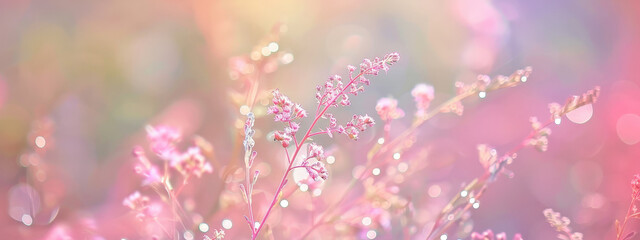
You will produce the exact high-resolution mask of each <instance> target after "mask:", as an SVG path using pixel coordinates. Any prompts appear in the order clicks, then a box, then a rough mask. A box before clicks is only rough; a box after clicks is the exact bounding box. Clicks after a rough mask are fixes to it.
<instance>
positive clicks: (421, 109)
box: [411, 83, 434, 116]
mask: <svg viewBox="0 0 640 240" xmlns="http://www.w3.org/2000/svg"><path fill="white" fill-rule="evenodd" d="M411 95H412V96H413V100H414V101H415V102H416V108H417V109H418V111H417V115H418V116H422V115H424V114H425V113H426V110H427V109H428V108H429V104H431V101H432V100H433V98H434V91H433V86H431V85H427V84H424V83H420V84H418V85H416V86H415V87H413V90H411Z"/></svg>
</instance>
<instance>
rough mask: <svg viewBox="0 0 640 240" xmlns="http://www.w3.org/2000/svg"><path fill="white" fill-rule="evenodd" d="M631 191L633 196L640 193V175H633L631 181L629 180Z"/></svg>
mask: <svg viewBox="0 0 640 240" xmlns="http://www.w3.org/2000/svg"><path fill="white" fill-rule="evenodd" d="M631 190H632V193H633V196H636V195H638V192H640V174H636V175H633V179H631Z"/></svg>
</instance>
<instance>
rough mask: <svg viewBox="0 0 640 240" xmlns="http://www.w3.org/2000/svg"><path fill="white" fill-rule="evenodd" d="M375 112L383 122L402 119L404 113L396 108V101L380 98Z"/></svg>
mask: <svg viewBox="0 0 640 240" xmlns="http://www.w3.org/2000/svg"><path fill="white" fill-rule="evenodd" d="M376 111H377V112H378V115H380V118H381V119H382V120H383V121H388V120H393V119H398V118H401V117H404V111H402V109H400V108H398V100H396V99H393V98H381V99H380V100H378V103H377V104H376Z"/></svg>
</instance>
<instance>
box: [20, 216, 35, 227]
mask: <svg viewBox="0 0 640 240" xmlns="http://www.w3.org/2000/svg"><path fill="white" fill-rule="evenodd" d="M22 223H24V225H27V226H31V224H33V218H31V216H29V215H28V214H24V215H22Z"/></svg>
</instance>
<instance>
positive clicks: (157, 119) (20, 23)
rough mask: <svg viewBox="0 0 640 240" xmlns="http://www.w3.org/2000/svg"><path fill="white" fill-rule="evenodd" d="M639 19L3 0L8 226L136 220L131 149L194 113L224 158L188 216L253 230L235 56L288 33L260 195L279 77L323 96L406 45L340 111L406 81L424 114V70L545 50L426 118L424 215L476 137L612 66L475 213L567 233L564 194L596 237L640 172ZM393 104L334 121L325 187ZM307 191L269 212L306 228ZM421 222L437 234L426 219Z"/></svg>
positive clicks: (542, 112)
mask: <svg viewBox="0 0 640 240" xmlns="http://www.w3.org/2000/svg"><path fill="white" fill-rule="evenodd" d="M639 23H640V3H639V2H637V1H631V0H626V1H595V0H589V1H578V0H572V1H550V0H546V1H522V0H520V1H507V0H496V1H488V0H452V1H363V0H361V1H253V0H250V1H245V0H240V1H206V0H187V1H162V0H161V1H149V0H140V1H122V0H115V1H96V0H88V1H69V0H53V1H28V0H27V1H25V0H14V1H11V0H4V1H0V236H3V237H2V238H6V239H45V238H46V237H51V236H56V235H55V234H56V231H58V232H66V233H69V235H71V236H72V237H74V238H76V239H93V238H90V237H95V236H102V237H104V238H105V239H119V238H123V237H126V238H128V239H138V238H139V237H140V235H137V233H139V230H138V229H136V228H135V227H132V226H133V225H131V224H129V223H133V222H135V219H134V218H132V217H131V215H130V214H129V209H128V208H126V207H125V206H123V205H122V200H123V199H124V198H125V197H126V196H128V195H129V194H130V193H132V192H134V191H136V190H140V191H147V190H144V189H145V188H144V187H141V186H140V184H141V178H140V177H139V176H138V175H137V174H135V172H134V170H133V169H134V164H135V159H134V158H133V157H132V156H131V151H132V149H133V147H134V146H137V145H140V146H147V145H148V144H147V140H146V138H145V135H146V133H145V126H146V125H148V124H165V125H172V126H175V127H177V128H179V129H180V130H181V131H182V133H183V136H184V137H183V138H184V142H185V145H184V146H182V145H181V147H186V145H188V144H191V143H193V140H192V139H194V136H196V135H197V136H200V137H202V138H203V139H206V140H207V141H209V142H210V143H211V145H212V146H213V155H212V156H210V157H209V158H208V159H207V161H209V162H210V163H211V164H212V165H213V169H214V170H213V173H212V174H205V175H204V176H203V177H202V178H197V179H194V180H193V181H192V182H191V183H193V185H192V186H188V187H187V188H186V189H185V190H184V191H185V194H186V195H185V196H189V197H188V198H185V199H181V200H180V201H183V202H182V204H183V205H185V206H186V208H188V209H187V210H186V211H187V212H192V213H197V214H190V215H189V216H188V217H185V218H188V219H192V220H193V221H194V223H195V224H196V225H193V224H192V225H193V226H186V227H185V228H187V229H190V230H191V231H193V232H194V234H195V235H196V239H202V234H203V233H202V229H201V228H198V226H199V225H197V223H198V222H205V223H207V224H208V226H209V227H210V228H211V229H214V228H215V229H221V228H223V227H222V226H221V221H222V219H233V220H234V222H233V227H232V228H230V229H227V228H226V227H225V231H226V232H227V236H228V238H227V239H246V238H248V237H249V236H251V234H250V230H249V228H248V227H247V226H246V224H245V223H244V220H243V219H242V215H246V214H247V213H246V208H229V209H232V210H225V209H227V208H225V207H226V206H228V204H233V203H235V202H237V201H236V200H237V198H238V197H241V195H240V193H239V190H238V189H237V187H236V188H235V189H234V188H233V187H230V186H229V185H237V183H234V182H233V180H229V179H233V177H228V174H234V173H229V171H231V170H229V171H227V172H225V169H226V170H228V169H229V168H228V166H229V165H233V164H235V165H240V164H241V162H242V158H243V156H242V155H238V152H240V151H238V149H239V148H241V143H242V140H243V136H242V135H241V134H238V132H239V129H241V128H242V126H243V123H244V122H243V121H244V119H245V118H244V117H243V116H242V115H241V111H240V109H239V107H238V106H239V105H238V104H237V103H236V102H234V101H235V100H234V99H237V98H238V94H240V95H239V96H240V97H244V95H242V93H243V91H244V90H243V89H244V87H246V86H245V85H243V84H244V83H243V82H242V79H239V78H238V76H237V73H235V72H233V71H232V70H233V69H234V68H233V67H234V66H233V65H234V64H237V62H236V61H234V60H237V58H234V57H236V56H250V54H251V53H252V51H258V52H260V50H261V47H262V46H263V45H264V46H267V45H265V44H268V43H270V42H272V41H274V42H277V46H276V47H277V48H276V49H275V50H276V51H274V54H276V53H275V52H277V54H280V55H278V57H279V59H278V60H277V61H278V63H274V64H272V65H269V66H267V68H265V69H267V70H266V72H267V73H268V74H265V75H264V76H259V78H260V88H259V89H260V91H259V92H258V93H257V96H263V95H267V97H266V98H259V99H257V100H256V105H257V107H256V108H255V109H254V111H255V112H256V115H257V117H258V118H257V120H256V129H257V133H256V149H257V151H258V154H259V155H258V156H259V158H260V162H261V163H260V164H262V165H258V166H257V167H258V168H260V169H262V172H261V174H262V175H263V178H264V179H262V180H260V181H259V182H258V184H257V185H256V189H257V190H256V191H258V196H257V198H256V197H254V198H255V199H254V200H255V201H257V202H262V203H263V204H268V201H270V200H271V196H272V195H271V194H273V191H274V190H275V188H276V187H277V181H278V180H279V176H281V174H282V173H281V172H282V171H283V170H281V168H284V166H281V164H280V162H279V159H282V158H283V154H284V153H283V152H282V151H281V148H280V147H279V144H277V143H273V142H270V141H267V138H266V135H267V133H268V132H270V131H272V130H274V129H276V128H281V127H280V125H278V124H275V123H274V122H273V121H272V117H271V116H267V115H265V114H266V112H265V105H266V104H268V103H269V98H268V96H269V92H270V90H272V89H276V88H278V89H280V91H281V92H283V93H286V94H287V95H288V96H289V97H290V98H291V99H292V100H294V101H296V102H298V103H300V104H302V106H304V107H305V108H306V109H307V110H312V109H315V106H316V100H315V86H316V85H318V84H323V83H324V81H325V79H326V78H327V77H328V76H330V75H332V74H345V73H346V70H345V69H346V68H345V66H346V65H348V64H352V65H357V64H358V63H360V62H361V61H362V59H363V58H371V57H374V56H380V55H383V54H385V53H388V52H394V51H396V52H398V53H399V54H400V56H401V60H400V61H399V62H398V63H397V65H394V66H393V69H391V70H390V71H389V72H388V73H387V74H384V73H382V74H381V75H380V76H378V77H376V78H375V79H372V84H371V86H370V87H368V90H367V91H366V92H364V93H363V94H360V95H358V97H357V98H353V99H352V101H351V106H349V107H347V108H340V110H339V111H338V112H336V116H339V117H341V119H348V118H349V117H350V116H351V115H353V114H354V113H361V114H365V113H368V114H369V115H371V116H376V117H377V115H376V114H375V112H376V111H375V102H376V101H377V100H378V99H379V98H382V97H389V96H393V97H394V98H396V99H398V102H399V107H401V108H403V109H404V110H405V112H406V113H407V116H406V117H405V118H402V119H400V120H397V121H395V122H394V125H393V127H394V128H396V129H406V128H407V127H408V126H409V125H410V124H411V117H410V116H411V115H412V113H413V112H414V109H415V108H414V102H413V98H412V96H411V89H412V88H413V86H414V85H416V84H417V83H422V82H424V83H428V84H431V85H433V86H434V88H435V100H434V101H435V102H443V101H444V100H446V99H447V98H449V97H452V96H453V95H454V94H455V88H454V82H455V81H466V82H469V81H473V80H475V79H476V75H477V74H488V75H491V76H493V75H497V74H504V75H508V74H511V73H512V72H513V71H514V70H516V69H519V68H522V67H525V66H532V67H533V73H532V75H531V76H530V77H529V80H528V81H527V82H526V83H524V84H522V85H520V86H517V87H514V88H509V89H505V90H500V91H495V92H491V93H489V94H488V95H487V96H486V98H483V99H480V98H471V99H470V100H466V101H465V102H463V103H464V104H465V112H464V114H463V115H462V116H460V117H459V116H455V115H453V114H449V115H441V116H438V117H436V118H434V119H433V120H431V121H430V122H428V123H427V124H426V125H425V126H423V127H421V128H420V129H419V134H418V135H417V138H418V139H419V140H418V143H419V146H417V148H420V149H422V148H424V149H427V150H428V155H426V156H425V157H424V159H423V160H424V161H428V163H429V164H428V166H427V167H426V168H425V169H424V170H422V172H421V173H420V174H418V175H417V176H415V177H414V178H413V179H404V180H400V182H402V181H407V182H410V183H407V184H404V185H400V186H404V188H400V190H399V192H398V193H397V194H398V195H400V196H404V197H406V198H408V199H411V201H415V202H414V204H415V205H416V207H417V208H419V210H418V211H417V212H416V214H415V215H414V217H415V218H416V219H418V220H416V221H418V222H422V223H424V224H429V218H434V217H435V215H436V214H437V213H438V211H439V210H440V209H441V208H442V207H443V206H444V204H445V203H446V202H447V201H448V199H450V197H451V196H453V195H455V194H457V191H458V190H459V187H460V185H461V184H462V183H464V182H468V181H470V180H471V179H473V178H474V177H475V176H478V175H481V174H482V172H483V168H482V165H481V164H480V163H479V162H478V160H477V158H478V157H477V148H476V145H477V144H483V143H484V144H489V145H491V146H494V147H496V148H497V149H498V150H499V151H500V150H502V152H504V151H507V150H508V149H510V148H512V147H513V146H515V145H517V144H519V143H520V141H521V140H522V138H524V137H525V136H526V135H527V134H528V133H529V131H530V129H531V127H530V123H529V117H530V116H537V117H538V118H542V119H546V118H547V117H548V116H549V112H548V109H547V104H548V103H550V102H561V103H563V102H564V101H565V99H566V98H567V97H568V96H570V95H578V94H581V93H583V92H585V91H587V90H589V89H592V88H593V86H596V85H598V86H600V87H601V96H600V98H599V99H598V102H597V103H595V104H593V106H592V111H590V110H589V109H581V110H580V111H579V112H578V113H576V114H575V115H574V116H570V119H566V118H565V119H563V121H562V123H561V124H560V125H559V126H554V128H553V129H552V131H553V134H552V135H551V136H550V137H549V150H548V151H547V152H544V153H541V152H537V151H535V150H533V149H525V150H524V151H522V152H521V153H519V155H518V159H517V160H516V161H515V162H514V163H513V164H512V165H511V166H510V170H511V171H513V172H514V173H515V175H514V177H513V178H507V177H504V178H502V179H500V180H499V181H496V183H495V184H493V185H492V187H491V188H490V189H488V191H487V192H486V193H485V196H484V199H483V201H482V205H481V207H480V208H479V209H477V210H474V211H473V214H472V216H471V219H472V221H473V231H478V232H480V231H484V230H485V229H494V231H498V232H506V233H508V235H509V236H512V235H513V234H514V233H521V234H522V235H523V237H524V238H525V239H552V238H554V237H555V236H556V233H555V232H554V229H553V228H551V227H549V224H548V223H547V222H546V221H545V218H544V216H543V215H542V210H543V209H545V208H553V209H555V210H556V211H560V212H562V213H563V215H565V216H568V217H570V218H571V219H572V224H571V227H572V228H573V229H574V230H575V231H579V232H582V233H584V235H585V238H586V239H614V238H615V227H614V221H615V219H622V218H624V216H625V214H626V212H627V207H628V206H629V201H630V195H631V188H630V184H629V182H630V180H631V177H632V176H633V174H635V173H640V147H639V144H638V142H639V141H640V74H638V68H639V67H640V64H639V63H638V59H639V58H640V25H639ZM261 44H262V45H261ZM256 46H257V48H256ZM256 49H257V50H256ZM271 50H273V49H271ZM267 53H268V54H271V53H269V52H267ZM261 54H262V53H261ZM258 57H260V56H258ZM262 57H265V56H264V54H263V56H262ZM263 67H264V66H263ZM230 69H231V70H230ZM233 92H239V93H238V94H234V93H233ZM240 105H241V104H240ZM576 115H577V116H576ZM572 118H573V119H572ZM375 119H376V121H378V123H380V124H378V125H376V126H375V127H374V128H373V129H371V130H372V131H368V132H365V133H363V134H362V136H361V139H360V140H358V141H355V142H354V141H350V140H348V139H346V138H344V137H342V136H336V137H334V138H333V139H331V141H333V142H330V141H329V138H319V140H318V141H320V142H322V143H323V144H325V148H327V149H331V151H332V153H333V155H334V156H335V157H336V162H335V164H334V165H332V171H331V172H330V179H329V180H328V181H327V182H325V183H324V185H325V186H324V189H323V190H322V194H323V195H327V197H326V198H327V199H331V195H332V194H333V192H340V191H342V189H343V187H342V186H341V185H344V184H345V183H346V182H348V181H349V180H350V179H351V178H352V174H351V172H352V169H353V168H354V166H357V165H359V164H363V163H364V158H365V156H366V153H367V151H368V150H369V148H370V147H371V146H372V144H375V142H376V141H375V140H376V139H377V138H378V137H379V136H380V135H381V134H382V124H381V123H382V121H380V120H379V118H375ZM571 120H573V121H571ZM585 120H588V121H586V122H584V121H585ZM309 121H310V120H309V119H307V120H306V121H303V125H304V126H308V124H309ZM583 122H584V123H583ZM240 170H241V169H240ZM269 174H272V175H269ZM241 176H243V175H242V174H241ZM416 178H419V179H416ZM151 193H152V192H151ZM291 199H292V200H290V206H289V207H288V208H286V209H280V210H278V211H277V213H275V214H277V215H275V216H273V218H272V219H270V220H269V221H268V222H270V223H271V224H272V225H273V224H275V225H274V227H273V228H272V229H270V230H271V231H273V232H274V236H275V238H276V239H286V238H287V236H298V235H296V233H295V232H296V231H298V230H299V229H286V228H285V227H283V226H282V225H278V222H279V221H285V222H286V221H293V220H292V219H306V218H305V217H304V216H306V214H307V213H308V210H307V205H305V204H307V202H308V201H309V196H299V197H298V198H297V200H295V199H296V198H295V196H293V197H291ZM241 200H242V199H240V201H241ZM305 201H306V202H305ZM16 209H18V210H16ZM25 209H29V217H28V218H29V219H24V213H23V212H24V211H27V210H25ZM238 209H239V210H238ZM287 215H291V216H294V217H287ZM280 224H281V223H280ZM395 224H396V223H392V224H391V225H395ZM431 224H432V223H431ZM627 227H628V229H631V230H634V229H638V228H640V225H639V224H638V223H637V222H630V225H628V226H627ZM415 231H417V233H416V236H422V237H423V238H424V235H420V234H419V233H420V232H422V231H424V229H423V226H420V227H418V228H417V229H416V230H415ZM292 232H293V233H292ZM400 232H401V231H400ZM377 235H378V238H380V239H398V238H397V237H398V236H400V235H401V233H399V232H398V231H397V230H388V231H387V230H380V231H378V233H377ZM160 236H162V235H161V234H160ZM312 236H313V235H312ZM318 236H319V235H315V237H316V238H317V237H318ZM402 236H406V235H402ZM165 237H166V236H165ZM363 237H364V236H359V235H354V236H353V238H354V239H359V238H363ZM316 238H314V239H316ZM50 239H56V238H50ZM95 239H97V238H95ZM317 239H319V238H317ZM407 239H409V238H407Z"/></svg>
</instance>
